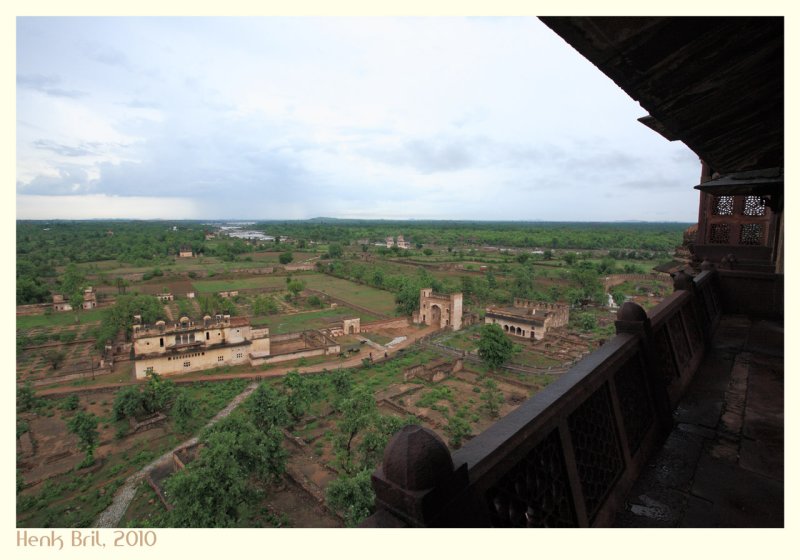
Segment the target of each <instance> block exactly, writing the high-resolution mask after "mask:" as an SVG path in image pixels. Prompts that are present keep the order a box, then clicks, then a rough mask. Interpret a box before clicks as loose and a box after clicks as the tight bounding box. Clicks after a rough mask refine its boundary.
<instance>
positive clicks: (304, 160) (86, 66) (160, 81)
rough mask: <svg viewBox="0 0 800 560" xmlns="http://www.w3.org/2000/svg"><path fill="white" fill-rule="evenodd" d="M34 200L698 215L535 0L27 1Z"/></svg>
mask: <svg viewBox="0 0 800 560" xmlns="http://www.w3.org/2000/svg"><path fill="white" fill-rule="evenodd" d="M16 102H17V136H16V138H17V140H16V141H17V171H16V181H17V183H16V195H17V196H16V211H17V218H19V219H27V218H33V219H40V218H41V219H46V218H76V219H79V218H180V219H194V218H197V219H223V218H239V219H302V218H312V217H315V216H333V217H341V218H346V217H349V218H401V219H406V218H417V219H480V220H497V219H509V220H569V221H575V220H581V221H582V220H650V221H662V220H666V221H687V222H693V221H695V220H696V217H697V194H696V191H694V190H693V189H692V186H693V185H695V184H696V183H697V180H698V178H699V171H700V165H699V162H698V159H697V157H696V156H695V155H694V154H693V153H692V152H691V151H690V150H689V149H688V148H686V147H685V146H684V145H683V144H681V143H675V142H672V143H670V142H668V141H666V140H665V139H663V138H662V137H660V136H659V135H658V134H656V133H655V132H652V131H651V130H650V129H648V128H647V127H645V126H643V125H642V124H640V123H638V122H637V121H636V119H637V118H638V117H641V116H643V115H644V114H645V111H644V110H643V109H641V108H640V107H639V106H638V104H637V103H636V102H634V101H633V100H632V99H630V98H629V97H628V96H627V95H626V94H625V93H624V92H623V91H622V90H620V89H619V88H617V86H616V85H615V84H614V83H613V82H612V81H611V80H610V79H608V78H607V77H606V76H605V75H603V74H602V73H601V72H600V71H599V70H597V69H596V68H595V67H594V66H592V65H591V64H590V63H589V62H588V61H586V60H585V59H583V57H581V56H580V55H579V54H578V53H576V52H575V51H574V50H573V49H572V48H571V47H569V46H568V45H567V44H566V43H564V42H563V40H562V39H561V38H560V37H558V36H557V35H555V34H554V33H553V32H552V31H550V30H549V29H548V28H546V27H545V26H544V25H543V24H542V23H541V22H539V21H538V20H537V19H534V18H396V19H392V18H352V19H348V18H239V19H237V18H79V17H70V18H18V19H17V99H16Z"/></svg>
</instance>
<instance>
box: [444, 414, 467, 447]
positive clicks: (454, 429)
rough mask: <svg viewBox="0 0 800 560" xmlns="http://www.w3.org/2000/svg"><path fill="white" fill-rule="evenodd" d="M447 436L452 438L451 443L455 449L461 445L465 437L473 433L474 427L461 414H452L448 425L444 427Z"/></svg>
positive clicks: (448, 419)
mask: <svg viewBox="0 0 800 560" xmlns="http://www.w3.org/2000/svg"><path fill="white" fill-rule="evenodd" d="M444 431H445V433H446V434H447V437H448V438H450V445H451V446H452V447H453V448H454V449H458V448H459V447H461V443H462V442H463V441H464V438H466V437H467V436H469V435H470V434H472V427H471V426H470V425H469V422H467V420H466V419H465V418H464V417H463V416H462V415H459V414H451V415H450V416H449V417H448V418H447V425H446V426H445V427H444Z"/></svg>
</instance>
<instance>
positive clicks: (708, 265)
mask: <svg viewBox="0 0 800 560" xmlns="http://www.w3.org/2000/svg"><path fill="white" fill-rule="evenodd" d="M700 270H714V263H712V262H711V261H710V260H708V257H704V258H703V262H701V263H700Z"/></svg>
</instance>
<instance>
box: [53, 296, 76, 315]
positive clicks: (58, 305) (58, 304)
mask: <svg viewBox="0 0 800 560" xmlns="http://www.w3.org/2000/svg"><path fill="white" fill-rule="evenodd" d="M53 311H72V306H71V305H70V304H69V302H68V301H67V300H65V299H64V296H63V295H61V294H53Z"/></svg>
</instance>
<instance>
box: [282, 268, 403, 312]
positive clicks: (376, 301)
mask: <svg viewBox="0 0 800 560" xmlns="http://www.w3.org/2000/svg"><path fill="white" fill-rule="evenodd" d="M298 278H299V279H300V280H302V281H303V282H305V283H306V287H307V288H311V289H313V290H319V291H321V292H325V293H326V294H328V295H331V296H333V297H336V298H340V299H343V300H345V301H347V302H350V303H354V304H356V305H359V306H361V307H366V308H367V309H373V310H375V311H377V312H378V313H383V314H385V315H390V316H396V315H397V311H396V309H395V303H394V296H393V295H392V294H391V293H390V292H387V291H384V290H378V289H376V288H372V287H370V286H365V285H362V284H355V283H353V282H349V281H347V280H342V279H340V278H333V277H331V276H325V275H323V274H309V275H304V276H302V277H298ZM362 321H363V319H362Z"/></svg>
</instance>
